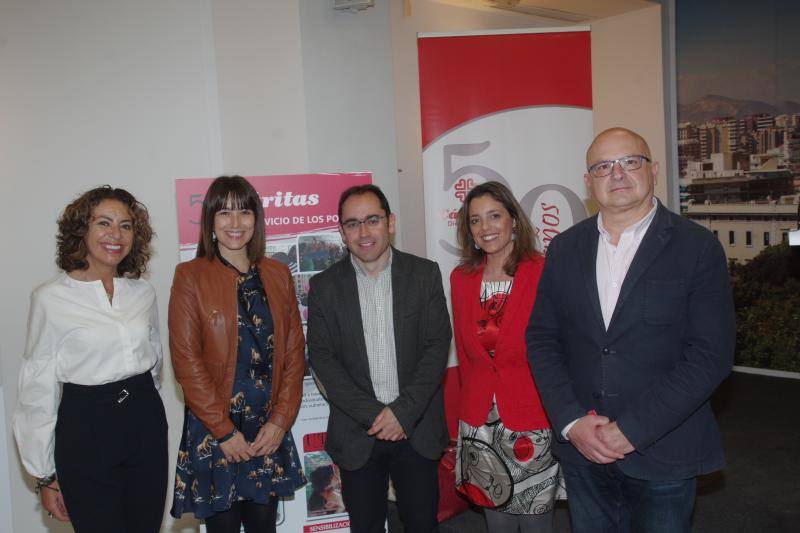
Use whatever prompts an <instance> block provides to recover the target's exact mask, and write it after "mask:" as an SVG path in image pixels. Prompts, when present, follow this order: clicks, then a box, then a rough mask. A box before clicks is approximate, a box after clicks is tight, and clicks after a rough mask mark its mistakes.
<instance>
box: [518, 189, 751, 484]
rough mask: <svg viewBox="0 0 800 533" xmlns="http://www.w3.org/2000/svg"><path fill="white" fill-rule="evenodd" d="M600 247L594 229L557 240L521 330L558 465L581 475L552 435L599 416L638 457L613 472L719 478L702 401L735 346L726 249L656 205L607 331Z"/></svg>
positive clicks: (714, 432) (586, 225)
mask: <svg viewBox="0 0 800 533" xmlns="http://www.w3.org/2000/svg"><path fill="white" fill-rule="evenodd" d="M597 241H598V230H597V218H596V217H592V218H590V219H587V220H585V221H583V222H581V223H579V224H577V225H576V226H573V227H572V228H570V229H569V230H567V231H565V232H564V233H562V234H561V235H559V236H558V237H556V238H555V239H553V241H552V242H551V243H550V248H549V250H548V252H547V259H546V261H545V267H544V272H543V273H542V278H541V280H540V282H539V291H538V293H537V296H536V304H535V305H534V308H533V312H532V314H531V321H530V324H529V325H528V330H527V343H528V359H529V360H530V365H531V370H532V372H533V377H534V379H535V380H536V386H537V387H538V388H539V393H540V394H541V396H542V400H543V401H544V405H545V409H546V411H547V414H548V416H549V417H550V420H551V422H552V424H553V429H554V431H555V432H556V434H557V435H556V437H557V439H558V441H557V442H556V443H555V444H554V447H553V450H554V453H555V454H556V455H557V456H558V457H559V459H560V460H561V461H566V462H570V463H578V464H589V463H588V461H587V460H586V459H585V458H584V457H583V456H582V455H581V454H580V453H579V452H578V451H577V450H576V449H575V448H574V447H573V446H572V445H571V444H570V443H569V442H568V441H565V440H563V438H562V437H561V435H560V432H561V431H562V430H563V429H564V427H565V426H566V425H567V424H569V423H570V422H572V421H573V420H575V419H577V418H580V417H582V416H583V415H585V414H586V413H587V411H589V410H595V411H596V412H597V414H599V415H604V416H607V417H608V418H610V419H611V420H612V421H614V420H615V421H617V423H618V424H619V428H620V429H621V430H622V432H623V433H624V434H625V436H626V437H627V438H628V440H629V441H630V442H631V444H633V446H634V447H635V448H636V451H634V452H632V453H630V454H628V455H627V456H626V457H625V459H623V460H621V461H618V462H617V464H618V465H619V468H620V469H621V470H622V471H623V472H624V473H625V474H627V475H629V476H631V477H636V478H640V479H656V480H670V479H675V480H677V479H688V478H690V477H694V476H696V475H698V474H705V473H708V472H711V471H714V470H718V469H720V468H722V466H723V465H724V456H723V452H722V445H721V439H720V435H719V430H718V428H717V424H716V421H715V420H714V414H713V413H712V411H711V406H710V405H709V397H710V396H711V393H712V392H713V391H714V389H715V388H716V387H717V385H719V383H720V382H721V381H722V380H723V379H724V378H725V376H727V375H728V373H729V372H730V370H731V365H732V364H733V349H734V341H735V335H736V331H735V325H734V311H733V299H732V296H731V288H730V283H729V277H728V271H727V268H726V261H725V254H724V253H723V251H722V246H720V243H719V241H718V240H717V238H716V237H714V235H712V234H711V232H710V231H708V230H706V229H705V228H703V227H701V226H699V225H698V224H696V223H694V222H692V221H690V220H687V219H685V218H683V217H681V216H678V215H676V214H674V213H671V212H670V211H668V210H667V209H666V208H665V207H664V206H663V205H661V204H660V203H659V205H658V210H657V211H656V215H655V218H654V219H653V222H652V223H651V224H650V227H649V228H648V230H647V233H646V234H645V236H644V239H643V240H642V243H641V245H640V246H639V249H638V250H637V252H636V255H635V256H634V258H633V262H632V263H631V266H630V269H629V270H628V274H627V276H626V277H625V280H624V281H623V284H622V290H621V292H620V295H619V300H618V301H617V306H616V308H615V309H614V313H613V315H612V317H611V323H610V324H609V327H608V330H606V328H605V325H604V322H603V316H602V312H601V310H600V300H599V296H598V293H597V275H596V257H597Z"/></svg>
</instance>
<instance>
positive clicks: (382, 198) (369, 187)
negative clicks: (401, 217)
mask: <svg viewBox="0 0 800 533" xmlns="http://www.w3.org/2000/svg"><path fill="white" fill-rule="evenodd" d="M370 193H372V194H374V195H375V196H377V197H378V202H379V203H380V204H381V209H383V212H384V213H385V214H386V216H387V217H388V216H389V215H391V214H392V210H391V209H389V200H387V199H386V195H385V194H383V191H382V190H381V189H380V187H378V186H377V185H373V184H371V183H369V184H366V185H353V186H352V187H350V188H348V189H345V191H344V192H342V195H341V196H339V213H338V214H339V224H341V223H342V206H343V205H344V203H345V202H346V201H347V199H348V198H350V197H351V196H361V195H362V194H370Z"/></svg>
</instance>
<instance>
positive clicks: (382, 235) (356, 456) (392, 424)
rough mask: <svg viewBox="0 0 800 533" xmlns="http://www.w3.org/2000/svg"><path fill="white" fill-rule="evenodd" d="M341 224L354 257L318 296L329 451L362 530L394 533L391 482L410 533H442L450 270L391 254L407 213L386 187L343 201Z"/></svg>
mask: <svg viewBox="0 0 800 533" xmlns="http://www.w3.org/2000/svg"><path fill="white" fill-rule="evenodd" d="M339 221H340V226H339V231H340V233H341V235H342V240H343V241H344V243H345V245H346V246H347V248H348V250H349V251H350V254H349V255H348V256H347V257H345V258H344V259H342V260H341V261H339V262H338V263H336V264H334V265H333V266H331V267H330V268H328V269H327V270H325V271H324V272H322V273H320V274H318V275H316V276H314V277H313V278H311V284H310V289H309V299H308V335H307V344H308V354H309V361H310V363H311V368H312V369H313V371H314V375H315V377H316V378H317V382H318V383H319V385H320V389H321V390H322V392H323V394H324V395H325V396H326V398H327V400H328V402H329V404H330V408H331V412H330V418H329V419H328V434H327V438H326V442H325V449H326V451H327V452H328V453H329V454H330V456H331V457H332V458H333V460H334V461H335V462H336V464H337V465H338V466H339V468H340V469H341V473H342V496H343V498H344V503H345V506H346V507H347V511H348V513H349V514H350V528H351V531H353V532H355V533H361V532H364V533H366V532H369V533H372V532H377V531H384V524H385V522H386V513H387V489H388V481H389V478H390V477H391V479H392V482H393V485H394V488H395V492H396V495H397V505H398V509H399V512H400V519H401V520H402V521H403V525H404V527H405V529H406V531H414V532H420V533H425V532H434V531H437V530H438V522H437V520H436V511H437V504H438V500H439V490H438V477H437V464H438V459H439V457H440V456H441V453H442V451H443V449H444V447H445V445H446V444H447V442H448V434H447V428H446V425H445V420H444V404H443V399H442V388H441V383H442V377H443V374H444V370H445V367H446V365H447V353H448V349H449V346H450V338H451V331H450V319H449V317H448V314H447V305H446V303H445V298H444V291H443V289H442V277H441V273H440V272H439V267H438V266H437V264H436V263H434V262H432V261H428V260H426V259H421V258H419V257H415V256H413V255H409V254H405V253H403V252H400V251H398V250H396V249H394V248H392V247H391V246H390V242H389V240H390V237H391V235H392V234H394V231H395V216H394V214H393V213H391V211H390V209H389V203H388V201H387V200H386V197H385V196H384V194H383V192H382V191H381V190H380V189H379V188H378V187H376V186H374V185H362V186H356V187H352V188H350V189H348V190H346V191H345V192H344V193H342V196H341V198H340V200H339Z"/></svg>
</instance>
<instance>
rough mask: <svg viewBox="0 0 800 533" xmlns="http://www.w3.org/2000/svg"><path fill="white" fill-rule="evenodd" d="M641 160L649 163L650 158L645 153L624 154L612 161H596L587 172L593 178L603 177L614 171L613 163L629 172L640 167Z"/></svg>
mask: <svg viewBox="0 0 800 533" xmlns="http://www.w3.org/2000/svg"><path fill="white" fill-rule="evenodd" d="M643 161H647V162H648V163H649V162H650V158H649V157H647V156H646V155H626V156H625V157H620V158H619V159H614V160H613V161H598V162H597V163H595V164H594V165H592V166H590V167H589V169H588V172H589V174H590V175H591V176H593V177H595V178H605V177H606V176H610V175H611V173H612V172H614V165H617V164H618V165H619V168H621V169H622V170H624V171H625V172H630V171H631V170H639V169H640V168H642V162H643Z"/></svg>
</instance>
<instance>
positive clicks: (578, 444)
mask: <svg viewBox="0 0 800 533" xmlns="http://www.w3.org/2000/svg"><path fill="white" fill-rule="evenodd" d="M606 424H608V418H607V417H605V416H597V415H586V416H584V417H583V418H580V419H579V420H578V421H577V422H575V425H573V426H572V427H571V428H570V430H569V433H567V437H568V438H569V441H570V442H571V443H572V445H573V446H575V448H576V449H577V450H578V451H579V452H581V455H583V456H584V457H586V458H587V459H588V460H590V461H591V462H593V463H598V464H603V465H604V464H608V463H613V462H614V461H616V460H618V459H623V458H624V457H625V455H624V454H622V453H620V452H619V451H617V450H615V449H612V448H611V447H609V446H608V445H607V444H606V443H605V442H603V441H602V440H600V438H599V437H598V433H599V431H598V430H599V428H602V427H604V426H605V425H606Z"/></svg>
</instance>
